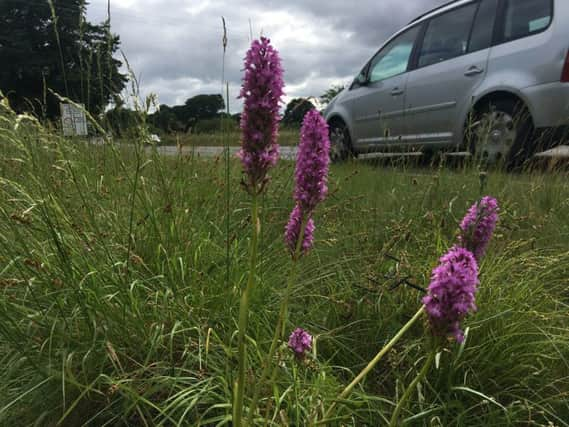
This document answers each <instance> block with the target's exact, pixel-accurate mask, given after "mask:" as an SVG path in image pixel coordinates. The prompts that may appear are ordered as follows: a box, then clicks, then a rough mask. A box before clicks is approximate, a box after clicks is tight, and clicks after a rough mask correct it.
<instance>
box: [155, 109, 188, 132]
mask: <svg viewBox="0 0 569 427" xmlns="http://www.w3.org/2000/svg"><path fill="white" fill-rule="evenodd" d="M148 121H149V122H150V124H151V125H152V126H154V127H155V128H156V129H160V130H162V131H163V132H172V131H177V130H180V128H183V126H182V125H181V124H180V122H179V121H178V118H177V117H176V114H175V113H174V111H173V109H172V108H171V107H169V106H167V105H164V104H162V105H160V107H159V108H158V110H157V111H156V112H155V113H153V114H151V115H150V116H149V117H148Z"/></svg>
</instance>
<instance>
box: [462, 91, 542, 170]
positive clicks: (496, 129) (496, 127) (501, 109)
mask: <svg viewBox="0 0 569 427" xmlns="http://www.w3.org/2000/svg"><path fill="white" fill-rule="evenodd" d="M533 133H534V128H533V123H532V119H531V116H530V114H529V112H528V110H527V108H525V106H524V105H523V104H521V103H520V102H516V101H514V100H511V99H502V100H500V99H499V100H494V101H491V102H490V103H488V104H486V105H485V106H484V107H483V108H482V109H480V110H479V111H478V112H477V113H475V117H474V122H473V124H472V130H471V137H470V139H471V147H470V150H471V153H472V154H473V155H474V157H475V159H476V160H477V161H478V162H480V163H484V164H487V165H502V166H504V167H505V168H506V169H507V170H513V169H516V168H519V167H520V166H522V165H523V163H524V162H525V161H526V160H528V159H529V157H531V154H533V153H531V152H530V145H531V144H530V143H531V138H532V135H533Z"/></svg>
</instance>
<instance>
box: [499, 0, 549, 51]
mask: <svg viewBox="0 0 569 427" xmlns="http://www.w3.org/2000/svg"><path fill="white" fill-rule="evenodd" d="M552 16H553V4H552V2H551V0H507V4H506V12H505V19H504V34H503V36H504V41H510V40H515V39H519V38H522V37H526V36H529V35H532V34H535V33H539V32H541V31H543V30H545V29H546V28H547V27H549V24H550V23H551V19H552Z"/></svg>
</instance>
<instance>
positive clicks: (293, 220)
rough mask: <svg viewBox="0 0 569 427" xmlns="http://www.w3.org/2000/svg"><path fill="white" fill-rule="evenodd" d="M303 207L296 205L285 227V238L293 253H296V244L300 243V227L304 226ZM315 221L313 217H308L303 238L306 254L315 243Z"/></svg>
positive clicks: (303, 249)
mask: <svg viewBox="0 0 569 427" xmlns="http://www.w3.org/2000/svg"><path fill="white" fill-rule="evenodd" d="M302 219H303V215H302V208H301V207H300V206H299V205H296V206H295V207H294V209H293V210H292V212H291V213H290V218H289V221H288V223H287V225H286V227H285V235H284V240H285V244H286V246H287V248H288V249H289V251H290V254H291V255H293V256H294V255H295V253H296V246H297V244H298V239H299V237H300V228H301V226H302ZM315 228H316V227H315V226H314V221H313V220H312V218H308V221H307V222H306V227H305V228H304V236H303V239H302V253H303V254H304V255H306V254H307V253H308V252H309V251H310V249H311V248H312V246H313V244H314V230H315Z"/></svg>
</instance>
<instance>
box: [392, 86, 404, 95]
mask: <svg viewBox="0 0 569 427" xmlns="http://www.w3.org/2000/svg"><path fill="white" fill-rule="evenodd" d="M404 92H405V91H404V90H403V89H399V88H398V87H396V88H393V90H392V91H391V96H399V95H403V93H404Z"/></svg>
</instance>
